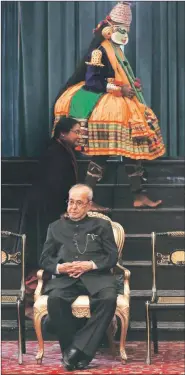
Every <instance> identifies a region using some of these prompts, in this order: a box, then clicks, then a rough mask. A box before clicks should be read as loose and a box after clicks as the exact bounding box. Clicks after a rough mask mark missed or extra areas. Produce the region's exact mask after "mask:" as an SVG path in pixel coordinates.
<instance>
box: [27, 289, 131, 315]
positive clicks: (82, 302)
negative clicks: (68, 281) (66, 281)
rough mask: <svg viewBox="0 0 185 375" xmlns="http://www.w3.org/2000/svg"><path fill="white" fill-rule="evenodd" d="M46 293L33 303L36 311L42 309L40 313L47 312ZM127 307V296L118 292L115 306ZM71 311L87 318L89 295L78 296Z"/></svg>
mask: <svg viewBox="0 0 185 375" xmlns="http://www.w3.org/2000/svg"><path fill="white" fill-rule="evenodd" d="M47 300H48V296H47V295H42V296H40V297H39V298H38V300H37V301H36V302H35V304H34V308H35V309H37V310H38V311H42V313H44V312H45V313H46V314H47ZM128 307H129V300H128V298H127V296H125V295H122V294H118V296H117V308H118V309H119V308H120V309H122V310H123V309H124V308H128ZM72 313H73V315H75V316H76V317H77V318H89V317H90V309H89V297H88V296H83V295H81V296H79V297H77V299H76V300H75V301H74V302H73V304H72Z"/></svg>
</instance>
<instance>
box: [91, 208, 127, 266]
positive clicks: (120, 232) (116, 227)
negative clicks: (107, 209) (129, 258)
mask: <svg viewBox="0 0 185 375" xmlns="http://www.w3.org/2000/svg"><path fill="white" fill-rule="evenodd" d="M87 215H88V216H90V217H97V218H101V219H104V220H108V221H109V222H110V223H111V225H112V229H113V233H114V238H115V242H116V245H117V248H118V258H119V259H121V257H122V252H123V245H124V242H125V231H124V229H123V227H122V225H121V224H119V223H117V222H116V221H112V220H111V219H110V218H109V217H108V216H106V215H103V214H101V213H100V212H94V211H89V212H88V213H87Z"/></svg>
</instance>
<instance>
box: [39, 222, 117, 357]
mask: <svg viewBox="0 0 185 375" xmlns="http://www.w3.org/2000/svg"><path fill="white" fill-rule="evenodd" d="M79 250H80V252H81V253H83V254H80V253H79ZM117 259H118V251H117V246H116V243H115V240H114V234H113V230H112V226H111V224H110V223H109V222H108V221H106V220H104V219H100V218H94V217H88V216H86V217H85V218H84V219H82V220H80V221H72V220H70V219H66V218H64V217H62V218H61V219H60V220H57V221H55V222H54V223H52V224H50V226H49V228H48V234H47V239H46V242H45V244H44V248H43V252H42V254H41V259H40V266H41V267H42V268H43V269H44V270H46V271H49V272H50V273H51V274H55V275H56V278H53V279H51V280H50V281H48V282H47V284H46V287H45V291H44V293H45V294H49V297H48V314H49V318H50V320H51V324H52V326H53V329H54V330H55V332H56V333H57V335H58V339H59V342H60V346H61V349H62V350H65V349H66V347H67V346H69V345H70V344H71V343H73V345H74V346H75V347H76V348H77V349H79V350H81V351H83V352H84V353H85V354H87V355H89V356H91V357H93V356H94V354H95V352H96V350H97V347H98V345H99V343H100V341H101V339H102V337H103V334H104V333H105V331H106V329H107V328H108V325H109V323H110V321H111V319H112V318H113V316H114V312H115V308H116V298H117V294H116V280H115V277H114V275H113V274H112V273H111V268H112V267H114V266H115V265H116V262H117ZM75 260H76V261H87V260H92V261H93V262H94V263H95V264H96V266H97V269H95V270H92V271H88V272H86V273H84V274H83V275H81V277H79V278H78V279H75V278H72V277H69V276H68V275H67V274H57V272H56V268H57V264H58V263H65V262H72V261H75ZM82 294H86V295H89V297H90V308H91V318H90V319H88V321H87V323H86V325H85V326H84V327H83V328H82V329H80V330H79V331H78V332H77V333H76V327H75V322H74V318H73V317H72V313H71V303H72V302H73V301H74V300H75V299H76V298H77V297H78V296H79V295H82Z"/></svg>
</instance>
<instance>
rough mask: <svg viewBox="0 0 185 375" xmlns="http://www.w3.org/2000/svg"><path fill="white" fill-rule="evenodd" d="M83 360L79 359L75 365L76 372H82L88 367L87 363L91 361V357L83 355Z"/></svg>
mask: <svg viewBox="0 0 185 375" xmlns="http://www.w3.org/2000/svg"><path fill="white" fill-rule="evenodd" d="M83 357H84V358H83V359H80V360H79V361H78V363H77V365H76V369H77V370H83V369H85V368H87V367H88V366H89V363H90V362H91V361H92V357H89V356H88V355H86V354H84V355H83Z"/></svg>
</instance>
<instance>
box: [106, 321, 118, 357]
mask: <svg viewBox="0 0 185 375" xmlns="http://www.w3.org/2000/svg"><path fill="white" fill-rule="evenodd" d="M107 337H108V341H109V347H110V350H111V353H112V356H113V357H114V358H115V357H116V345H115V341H114V323H113V321H112V322H111V323H110V325H109V327H108V329H107Z"/></svg>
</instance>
